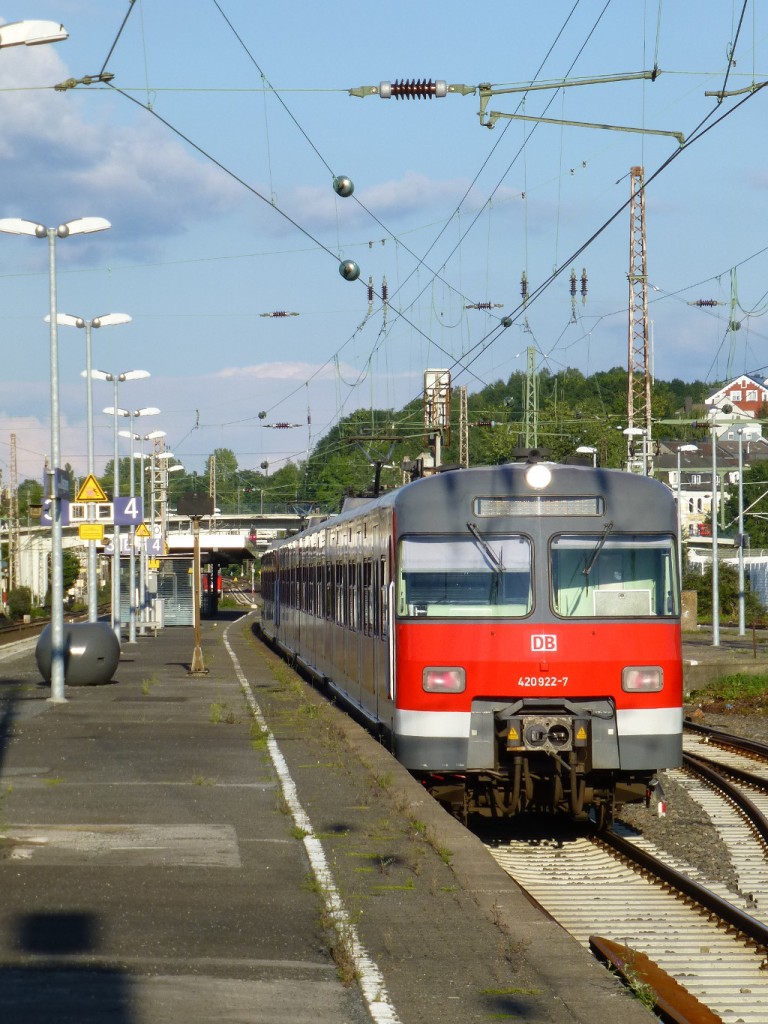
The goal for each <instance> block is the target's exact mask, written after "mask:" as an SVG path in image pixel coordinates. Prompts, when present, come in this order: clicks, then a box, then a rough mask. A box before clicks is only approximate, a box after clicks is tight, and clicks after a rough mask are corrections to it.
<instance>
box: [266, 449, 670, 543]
mask: <svg viewBox="0 0 768 1024" xmlns="http://www.w3.org/2000/svg"><path fill="white" fill-rule="evenodd" d="M532 466H539V467H542V468H544V467H546V470H548V471H549V474H550V483H549V484H548V485H547V486H546V487H544V488H534V487H532V486H531V485H530V483H529V482H528V478H527V473H528V471H529V470H530V469H531V468H532ZM537 494H541V495H546V494H550V495H556V496H557V497H559V498H568V497H578V496H588V495H595V494H601V495H603V496H604V498H605V506H606V510H607V511H606V515H607V517H608V518H612V519H614V520H616V528H619V523H625V522H627V523H628V522H629V521H630V520H631V521H632V522H638V523H640V522H641V523H642V524H643V527H644V529H648V530H653V531H657V530H672V531H674V530H675V529H676V518H675V515H676V513H675V505H674V497H673V495H672V492H671V491H670V489H669V488H668V487H666V486H665V485H664V484H662V483H661V482H660V481H658V480H654V479H653V478H651V477H646V476H641V475H638V474H635V473H627V472H624V471H623V470H619V469H601V468H594V467H592V466H578V465H563V464H560V463H553V462H537V463H529V462H515V463H503V464H501V465H497V466H473V467H471V468H469V469H452V470H448V471H446V472H443V473H435V474H432V475H430V476H426V477H421V478H420V479H418V480H414V481H412V482H411V483H408V484H404V485H403V486H402V487H399V488H397V489H396V490H393V491H388V492H387V493H385V494H382V495H380V496H379V497H377V498H369V499H367V500H362V501H361V500H360V499H354V500H353V501H352V502H350V503H349V504H345V506H344V508H343V509H342V511H341V512H340V513H339V514H338V515H336V516H333V517H332V519H330V520H325V521H324V522H323V523H321V524H318V525H317V526H312V527H310V528H309V529H308V530H307V531H305V532H307V533H311V532H313V531H314V530H317V529H321V528H326V527H327V526H328V525H330V524H331V523H332V524H333V525H337V524H338V525H340V524H343V523H345V522H350V521H352V520H354V519H356V518H358V517H359V516H361V515H365V514H367V513H372V512H374V511H375V510H378V509H388V508H392V509H394V511H395V514H396V515H397V518H398V522H399V524H400V527H401V528H402V529H406V530H408V529H429V528H433V529H435V530H438V531H439V530H442V529H450V528H454V529H455V527H456V521H457V516H460V517H464V516H466V517H467V518H470V519H471V518H473V515H474V513H473V509H472V501H473V500H474V499H475V498H477V497H483V498H517V497H523V496H536V495H537ZM531 514H533V515H535V514H536V513H535V512H533V511H532V513H531ZM563 515H564V517H568V518H574V516H575V515H576V513H575V512H573V511H571V512H567V513H563ZM590 518H591V519H592V522H594V521H595V514H594V513H591V515H590ZM621 528H627V527H626V526H622V527H621ZM278 544H279V542H278Z"/></svg>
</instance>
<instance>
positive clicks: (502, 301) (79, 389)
mask: <svg viewBox="0 0 768 1024" xmlns="http://www.w3.org/2000/svg"><path fill="white" fill-rule="evenodd" d="M702 12H703V6H702V4H701V3H700V0H675V3H666V4H664V3H663V2H661V0H655V2H651V0H648V2H647V3H645V4H644V3H642V2H639V0H540V2H538V3H537V4H535V5H532V4H522V3H510V2H509V0H486V2H485V3H484V4H482V5H480V6H476V7H473V6H472V5H467V4H465V3H459V2H457V0H445V2H443V3H442V4H439V5H438V4H432V3H424V2H422V3H413V2H412V0H411V2H409V3H405V2H402V0H391V2H390V3H388V4H386V5H370V6H369V5H364V6H362V7H361V6H357V7H354V6H344V5H341V6H338V5H328V4H318V3H316V2H314V0H311V2H310V0H294V2H293V3H292V4H290V5H288V6H286V5H278V4H274V3H263V2H254V0H188V2H186V3H185V4H183V5H178V4H171V3H168V2H167V0H135V2H134V3H133V4H130V3H129V2H128V0H33V2H30V0H27V2H25V3H23V4H22V3H20V2H18V0H16V2H13V0H2V2H1V3H0V22H14V21H19V20H22V19H24V18H32V17H34V18H41V19H50V20H54V21H57V22H60V23H62V24H63V25H64V27H65V29H66V30H67V32H68V34H69V35H68V39H67V40H65V41H63V42H60V43H56V44H53V45H45V46H36V47H24V46H19V47H14V48H4V49H2V50H0V120H1V121H2V124H3V132H2V135H0V164H1V165H2V180H3V188H2V190H0V217H3V218H6V217H21V218H24V219H26V220H31V221H35V222H38V223H40V224H43V225H44V226H47V227H55V226H57V225H59V224H62V223H66V222H67V221H71V220H74V219H77V218H79V217H85V216H94V217H103V218H106V219H107V220H108V221H109V222H110V224H111V227H110V229H109V230H107V231H103V232H100V233H98V234H92V235H79V236H75V235H73V236H71V237H70V238H65V239H61V240H59V241H58V242H57V243H56V247H55V267H56V272H55V282H56V308H57V310H58V312H60V313H69V314H72V315H74V316H79V317H82V318H83V319H85V320H91V319H93V318H94V317H97V316H99V315H103V314H106V313H113V312H120V313H127V314H129V315H130V316H131V318H132V319H131V322H130V323H127V324H124V325H118V326H111V327H104V328H100V329H99V330H93V331H92V332H91V339H92V352H93V366H94V367H95V368H97V369H100V370H103V371H106V372H108V373H111V374H120V373H123V372H126V371H128V370H134V369H142V370H146V371H148V373H149V374H150V376H149V377H147V378H144V379H139V380H129V381H125V382H123V383H122V384H120V385H119V386H118V404H119V406H120V407H121V408H124V409H128V410H139V409H143V408H147V407H157V408H159V409H160V410H161V412H160V414H158V415H155V416H152V417H149V416H147V417H143V418H142V417H137V418H135V419H134V429H135V430H136V432H137V433H142V434H143V433H145V432H146V433H149V432H150V431H155V430H163V431H165V434H166V436H165V439H164V441H165V444H166V446H167V448H168V449H169V450H171V451H173V453H174V455H175V456H176V458H177V459H178V460H179V461H180V462H182V463H183V464H184V466H185V467H186V468H187V470H188V471H190V472H192V471H196V472H200V473H202V472H203V471H204V468H205V460H206V458H207V456H208V455H210V454H211V452H213V451H214V450H215V449H216V448H229V449H231V450H232V451H233V452H234V453H235V455H236V457H237V461H238V466H239V468H240V469H258V468H259V467H260V466H261V465H262V464H263V463H265V462H266V463H267V464H268V466H269V471H270V472H271V471H274V470H275V469H276V468H279V466H281V465H284V464H285V462H286V461H288V460H291V459H292V460H294V461H295V460H300V459H303V458H304V457H305V456H306V454H307V452H308V451H309V450H311V447H312V445H313V444H314V443H316V442H317V441H318V440H319V439H320V438H321V437H322V436H323V435H324V434H325V433H327V431H328V430H329V429H330V427H332V426H333V424H334V423H336V422H337V421H338V419H340V418H342V417H344V416H346V415H349V414H350V413H352V412H354V411H356V410H358V409H370V408H377V409H378V408H393V409H398V408H400V407H402V406H403V405H404V404H405V403H406V402H408V401H411V400H412V399H415V398H418V397H419V396H420V395H421V393H422V389H423V376H424V371H425V370H426V369H427V368H447V369H450V370H451V379H452V382H453V384H454V385H462V384H463V385H466V386H467V388H468V390H469V391H470V392H474V391H477V390H479V389H481V388H482V387H484V386H485V385H487V384H491V383H494V382H495V381H498V380H506V379H507V378H508V377H509V375H510V374H511V373H513V372H514V371H516V370H520V371H525V369H526V365H527V360H528V352H529V350H532V351H533V352H534V353H535V362H536V366H537V368H538V369H547V370H549V371H550V372H552V373H556V372H558V371H559V370H562V369H564V368H566V367H572V368H575V369H578V370H580V371H581V372H582V373H584V374H592V373H595V372H597V371H599V370H607V369H610V368H611V367H613V366H623V367H626V366H627V363H628V358H629V357H628V331H629V313H628V306H629V286H628V273H629V270H630V239H631V235H630V212H629V201H630V195H631V185H630V181H631V169H632V168H633V167H642V168H643V178H644V181H645V186H646V187H645V218H646V266H647V276H648V318H649V334H650V339H651V372H652V374H653V375H654V376H656V377H658V378H660V379H663V380H670V379H673V378H676V377H679V378H681V379H683V380H690V381H693V380H697V379H698V380H705V381H709V382H713V383H716V382H721V381H724V380H726V379H729V378H730V377H732V376H735V375H736V374H737V373H741V372H745V371H746V372H751V373H755V374H757V375H761V374H768V347H767V346H766V338H768V324H767V323H766V322H765V320H764V317H765V313H766V311H768V298H767V296H768V236H767V235H766V230H765V227H766V224H768V143H767V142H766V137H765V124H766V121H767V119H766V104H767V103H768V89H765V90H760V89H754V88H752V87H754V86H760V85H762V84H764V83H765V82H766V81H767V80H768V11H767V10H766V7H765V5H764V4H763V5H760V4H757V3H755V2H753V0H749V2H746V3H745V2H744V0H734V2H731V3H729V2H727V0H721V2H719V3H717V4H714V3H709V4H707V5H706V18H704V15H703V13H702ZM654 68H656V69H657V70H658V72H660V73H657V74H656V75H654V76H653V78H652V79H651V78H645V79H643V78H633V79H632V80H625V81H606V80H605V79H607V78H609V77H610V78H616V77H622V78H623V77H624V76H628V75H630V74H632V75H638V74H639V73H640V72H643V71H651V70H652V69H654ZM102 72H108V73H109V74H110V75H112V76H114V77H112V78H111V79H110V80H109V81H108V82H100V81H98V80H97V78H98V76H99V74H100V73H102ZM86 76H91V77H92V79H94V80H93V81H92V82H91V84H84V83H82V80H83V79H84V78H85V77H86ZM593 79H597V81H594V82H590V81H589V80H593ZM68 80H79V81H80V82H81V83H82V84H78V85H76V86H75V87H74V88H68V89H56V88H55V86H56V85H59V84H61V83H65V82H67V81H68ZM403 80H407V81H412V80H441V81H445V82H446V83H448V86H449V90H448V95H446V96H445V97H442V98H433V99H411V100H405V99H400V100H398V99H394V98H392V99H388V100H385V99H381V98H380V96H379V95H377V94H376V90H377V89H378V86H379V83H380V82H382V81H390V82H398V81H403ZM480 83H489V84H490V86H491V92H492V95H491V96H490V98H489V100H488V104H487V110H488V111H495V112H499V113H500V114H502V115H504V114H513V115H524V117H525V118H528V119H529V120H523V119H520V118H519V117H518V116H515V117H504V116H501V117H499V118H498V119H496V121H495V126H494V127H493V128H488V127H486V126H484V125H483V124H481V119H480V117H479V111H480V96H479V94H478V91H477V87H478V86H479V84H480ZM575 83H579V84H575ZM532 84H535V85H538V86H546V88H536V89H533V88H529V89H528V90H527V91H526V90H525V86H531V85H532ZM363 86H365V87H368V94H367V95H366V96H365V97H362V98H361V97H358V96H355V95H350V90H352V89H357V88H359V87H363ZM451 86H462V87H464V86H466V89H451V88H450V87H451ZM555 86H566V87H563V88H555ZM723 92H725V93H727V95H725V96H722V95H707V93H710V94H711V93H716V94H717V93H723ZM544 118H546V119H549V120H548V121H544V120H542V119H544ZM550 121H551V122H555V123H549V122H550ZM563 121H569V122H582V123H590V124H596V125H610V126H614V127H613V128H611V129H603V128H596V127H583V126H581V125H574V124H567V125H566V124H563V123H562V122H563ZM618 127H624V128H631V129H633V130H632V131H619V130H616V129H617V128H618ZM671 133H677V134H682V136H684V139H685V142H684V144H683V145H681V144H680V141H679V140H678V138H676V137H675V135H674V134H671ZM338 177H348V178H350V179H351V181H352V182H353V184H354V192H353V194H352V195H351V196H349V197H342V196H339V195H337V194H336V192H335V191H334V187H333V183H334V179H335V178H338ZM347 260H352V261H354V262H356V263H357V265H358V266H359V269H360V276H359V279H358V280H356V281H347V280H345V279H344V277H342V275H341V273H340V271H339V267H340V265H341V263H342V262H344V261H347ZM584 271H585V272H586V278H587V294H586V297H585V299H584V301H582V297H581V277H582V272H584ZM572 272H574V273H575V274H576V277H577V295H576V298H575V300H573V299H572V297H571V294H570V277H571V273H572ZM523 274H525V277H526V279H527V282H528V295H529V299H528V301H527V302H526V303H525V304H522V302H521V279H522V277H523ZM369 280H370V282H371V284H372V288H373V292H374V295H373V301H372V302H369V289H368V285H369ZM385 281H386V291H387V301H386V303H384V302H383V301H382V299H383V293H384V287H385V284H384V282H385ZM49 285H50V274H49V259H48V250H47V246H46V244H45V241H44V240H43V241H41V240H38V239H36V238H34V237H27V236H14V235H10V234H0V352H1V353H2V364H1V366H2V370H1V371H0V472H2V482H3V485H7V483H8V481H9V474H10V461H11V460H10V450H11V435H12V434H15V437H16V458H17V474H18V479H19V480H23V479H25V478H27V477H30V478H33V479H40V478H41V477H42V472H43V465H44V461H45V459H46V457H48V455H49V453H50V449H51V436H50V435H51V376H52V375H51V363H50V342H51V338H50V330H49V328H48V326H47V325H46V323H45V322H44V317H45V315H46V314H47V313H48V312H49V310H50V308H51V307H50V287H49ZM702 300H706V301H707V303H710V304H708V305H705V306H701V305H696V304H695V303H700V302H701V301H702ZM477 304H486V306H488V305H489V306H490V308H479V309H478V308H467V307H472V306H476V305H477ZM275 312H284V313H290V314H297V315H289V316H278V317H276V316H269V315H266V314H270V313H275ZM505 325H506V326H505ZM85 333H86V332H85V331H83V330H77V329H75V328H73V327H66V326H62V327H59V329H58V333H57V348H58V381H59V404H60V437H61V460H60V461H61V463H62V464H64V463H69V464H71V465H72V466H73V468H74V469H75V472H76V473H78V474H83V473H85V471H86V469H87V462H86V448H87V445H86V435H87V429H86V428H87V418H86V382H85V380H84V379H83V377H82V375H81V374H82V371H83V370H84V367H85ZM113 400H114V388H113V385H112V384H110V383H107V382H104V381H101V380H96V381H94V382H93V404H94V410H95V413H94V444H95V469H96V472H97V473H101V472H102V471H103V468H104V465H105V464H106V462H107V461H108V460H109V459H111V457H112V453H113V450H114V431H113V424H114V421H113V419H112V418H111V417H109V416H107V415H106V414H104V413H103V412H102V409H104V408H106V407H109V406H111V405H112V404H113ZM278 424H288V426H278ZM120 425H121V427H127V426H128V422H127V421H126V422H125V423H121V424H120ZM418 443H419V442H418V439H417V440H415V441H414V444H415V445H418ZM120 445H121V449H120V450H121V454H127V453H128V447H127V446H128V442H127V441H123V440H121V441H120ZM147 450H149V446H147ZM414 454H416V452H414Z"/></svg>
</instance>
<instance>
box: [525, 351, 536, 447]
mask: <svg viewBox="0 0 768 1024" xmlns="http://www.w3.org/2000/svg"><path fill="white" fill-rule="evenodd" d="M527 352H528V361H527V366H526V370H525V447H526V448H538V446H539V381H538V377H537V376H536V349H535V348H533V347H531V346H529V348H528V350H527Z"/></svg>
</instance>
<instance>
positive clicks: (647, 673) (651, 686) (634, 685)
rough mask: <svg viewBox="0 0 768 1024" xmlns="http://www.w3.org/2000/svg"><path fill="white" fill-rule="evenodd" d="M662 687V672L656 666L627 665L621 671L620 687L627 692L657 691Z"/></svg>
mask: <svg viewBox="0 0 768 1024" xmlns="http://www.w3.org/2000/svg"><path fill="white" fill-rule="evenodd" d="M663 687H664V673H663V671H662V670H661V669H660V668H658V667H656V666H645V665H640V666H638V665H628V666H627V667H626V668H624V669H623V670H622V673H621V688H622V690H624V691H626V692H627V693H658V692H659V690H661V689H663Z"/></svg>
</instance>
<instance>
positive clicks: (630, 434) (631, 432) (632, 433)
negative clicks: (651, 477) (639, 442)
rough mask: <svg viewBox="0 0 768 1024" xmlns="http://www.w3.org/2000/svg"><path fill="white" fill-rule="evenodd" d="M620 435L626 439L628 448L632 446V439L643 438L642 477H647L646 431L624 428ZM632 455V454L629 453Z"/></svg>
mask: <svg viewBox="0 0 768 1024" xmlns="http://www.w3.org/2000/svg"><path fill="white" fill-rule="evenodd" d="M622 434H624V436H625V437H626V438H627V441H628V442H629V444H630V446H631V444H632V438H634V437H641V436H642V438H643V476H648V431H647V430H644V429H643V428H642V427H625V428H624V430H622ZM631 454H632V455H634V452H631Z"/></svg>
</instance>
